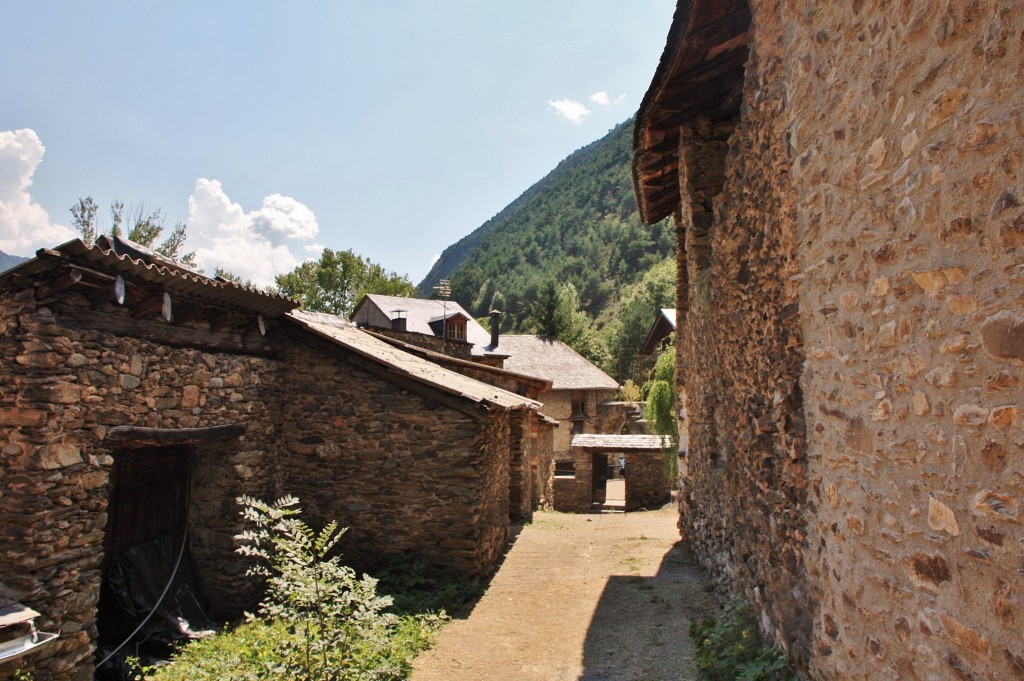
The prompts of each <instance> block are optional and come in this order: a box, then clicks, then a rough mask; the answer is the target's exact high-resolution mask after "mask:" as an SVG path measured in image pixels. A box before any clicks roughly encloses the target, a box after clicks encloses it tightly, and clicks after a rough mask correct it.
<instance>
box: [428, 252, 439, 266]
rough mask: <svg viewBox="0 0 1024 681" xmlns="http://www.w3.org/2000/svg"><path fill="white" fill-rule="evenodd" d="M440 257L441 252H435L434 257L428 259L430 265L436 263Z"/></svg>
mask: <svg viewBox="0 0 1024 681" xmlns="http://www.w3.org/2000/svg"><path fill="white" fill-rule="evenodd" d="M440 259H441V254H440V253H435V254H434V257H433V258H431V259H430V267H433V266H434V265H436V264H437V261H438V260H440ZM428 269H429V268H428Z"/></svg>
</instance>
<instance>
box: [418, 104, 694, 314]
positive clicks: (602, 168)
mask: <svg viewBox="0 0 1024 681" xmlns="http://www.w3.org/2000/svg"><path fill="white" fill-rule="evenodd" d="M632 142H633V121H632V119H630V120H628V121H626V122H624V123H621V124H619V125H618V126H616V127H615V128H614V129H613V130H611V131H610V132H609V133H608V134H607V135H606V136H605V137H603V138H602V139H600V140H598V141H596V142H593V143H591V144H589V145H587V146H585V147H583V148H582V149H579V150H578V151H576V152H574V153H573V154H571V155H570V156H569V157H568V158H566V159H565V160H563V161H562V162H561V163H559V164H558V166H557V167H556V168H555V169H554V170H552V171H551V172H550V173H549V174H548V175H547V176H546V177H545V178H544V179H542V180H540V181H539V182H537V183H536V184H535V185H533V186H532V187H530V188H529V189H527V190H526V191H525V192H523V194H522V195H521V196H520V197H519V198H517V199H516V200H515V201H513V202H512V203H510V204H509V205H508V206H506V207H505V208H504V209H503V210H502V211H501V212H499V213H498V214H497V215H495V216H494V217H493V218H491V219H490V220H488V221H487V222H485V223H484V224H483V225H481V226H480V227H479V228H477V229H476V230H474V231H473V232H472V233H471V234H469V235H468V236H466V237H465V238H463V239H461V240H460V241H459V242H457V243H456V244H454V245H452V246H449V247H448V248H447V249H445V251H444V253H443V254H442V255H441V259H440V260H439V261H438V262H437V263H436V264H435V265H434V267H433V268H432V269H431V271H430V272H429V273H428V274H427V276H426V278H425V279H424V280H423V281H422V282H421V283H420V285H419V289H420V293H421V295H424V296H429V295H430V294H431V293H432V289H431V287H433V286H434V285H436V284H437V281H438V280H439V279H441V278H450V279H451V280H452V289H453V298H455V299H456V300H458V302H459V303H460V304H461V305H462V306H463V307H465V308H466V309H467V310H469V311H470V312H471V313H472V314H474V315H476V316H478V317H482V316H485V315H486V314H487V312H488V311H489V310H490V309H491V308H492V307H498V308H500V309H501V310H502V311H504V312H505V318H504V320H503V321H504V324H503V327H504V328H506V329H509V330H515V331H519V332H524V333H525V332H529V331H531V328H530V326H531V321H530V319H529V315H530V309H531V305H532V304H533V302H534V301H536V300H537V298H538V295H537V294H538V291H539V290H540V289H541V287H542V286H543V285H544V284H545V282H546V281H550V280H552V279H554V280H556V281H558V282H561V283H566V282H567V283H571V284H573V285H574V286H575V288H576V291H577V292H578V295H579V303H580V308H581V309H582V310H583V311H585V312H586V313H587V314H588V315H589V316H590V317H591V318H592V319H593V320H595V322H596V328H597V329H598V330H600V328H601V327H603V326H604V325H605V324H606V323H607V322H608V321H609V320H610V319H611V317H612V316H613V312H614V310H615V308H617V307H618V304H619V302H620V300H621V298H622V295H621V294H622V291H623V289H624V287H625V286H626V285H629V284H633V283H636V282H638V281H639V280H640V278H641V277H642V276H643V275H644V273H645V272H647V270H649V269H650V268H651V267H652V266H654V265H655V264H657V263H659V262H661V261H663V260H664V259H665V258H667V257H669V256H671V255H672V254H673V253H674V236H673V230H672V226H671V222H670V221H665V222H662V223H659V224H657V225H654V226H647V225H644V224H642V223H641V222H640V219H639V217H638V215H637V212H636V202H635V199H634V197H633V185H632V180H631V175H630V162H631V159H632ZM652 302H654V301H652ZM663 303H664V304H669V305H670V304H671V302H670V300H665V301H663ZM652 321H653V319H652ZM645 331H646V329H645Z"/></svg>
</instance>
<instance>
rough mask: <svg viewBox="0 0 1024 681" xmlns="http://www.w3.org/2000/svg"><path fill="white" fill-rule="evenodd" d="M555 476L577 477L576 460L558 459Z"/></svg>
mask: <svg viewBox="0 0 1024 681" xmlns="http://www.w3.org/2000/svg"><path fill="white" fill-rule="evenodd" d="M555 477H556V478H575V477H576V462H575V461H556V462H555Z"/></svg>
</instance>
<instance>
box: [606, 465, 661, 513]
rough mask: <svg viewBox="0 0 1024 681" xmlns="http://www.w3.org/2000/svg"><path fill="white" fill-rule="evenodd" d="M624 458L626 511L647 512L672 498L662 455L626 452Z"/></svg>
mask: <svg viewBox="0 0 1024 681" xmlns="http://www.w3.org/2000/svg"><path fill="white" fill-rule="evenodd" d="M674 454H675V452H674V451H673V452H671V455H674ZM625 457H626V511H627V512H629V511H640V510H648V511H649V510H652V509H655V508H661V507H662V506H664V505H665V504H667V503H668V502H669V500H670V499H671V498H672V482H671V480H669V475H668V472H667V470H666V469H667V465H666V463H665V456H664V454H661V453H655V452H629V451H627V452H625ZM616 458H618V457H617V456H616Z"/></svg>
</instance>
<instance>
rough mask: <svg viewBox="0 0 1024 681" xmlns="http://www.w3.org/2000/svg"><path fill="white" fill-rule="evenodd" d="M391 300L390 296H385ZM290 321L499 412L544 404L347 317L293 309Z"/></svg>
mask: <svg viewBox="0 0 1024 681" xmlns="http://www.w3.org/2000/svg"><path fill="white" fill-rule="evenodd" d="M384 297H388V296H384ZM288 318H289V319H291V320H293V321H294V322H295V323H297V324H299V325H300V326H302V327H304V328H306V329H308V330H310V331H312V332H314V333H316V334H318V335H319V336H321V337H323V338H326V339H328V340H330V341H332V342H334V343H337V344H338V345H340V346H341V347H343V348H346V349H347V350H351V351H352V352H354V353H356V354H358V355H361V356H362V357H365V358H367V359H370V360H372V361H374V362H377V363H378V364H381V365H382V366H384V367H386V368H387V369H389V370H390V371H393V372H395V373H396V374H398V375H400V376H405V377H408V378H411V379H413V380H415V381H417V382H419V383H423V384H424V385H427V386H430V387H432V388H434V389H436V390H440V391H442V392H446V393H449V394H451V395H455V396H457V397H461V398H463V399H466V400H470V401H472V402H476V403H479V404H484V405H486V406H489V407H497V408H500V409H539V408H540V406H541V404H540V402H536V401H534V400H531V399H528V398H526V397H522V396H521V395H516V394H515V393H511V392H508V391H507V390H502V389H501V388H496V387H494V386H493V385H488V384H487V383H483V382H481V381H477V380H475V379H472V378H469V377H467V376H463V375H462V374H460V373H457V372H455V371H451V370H449V369H445V368H443V367H440V366H438V365H437V364H434V363H433V362H430V361H428V360H426V359H424V358H422V357H419V356H417V355H414V354H412V353H409V352H405V351H403V350H400V349H399V348H397V347H395V346H393V345H391V344H390V343H385V342H384V341H382V340H381V339H380V338H377V337H376V336H374V335H372V334H370V333H367V332H365V331H363V330H361V329H358V328H356V326H355V324H353V323H352V322H350V321H348V320H347V319H345V318H344V317H338V316H337V315H331V314H325V313H323V312H305V311H303V310H294V311H292V312H290V313H289V314H288Z"/></svg>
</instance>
